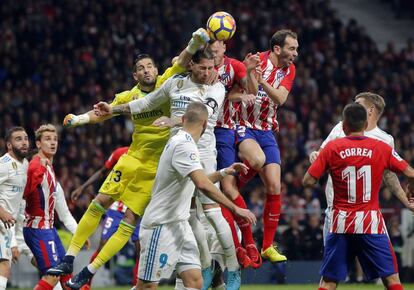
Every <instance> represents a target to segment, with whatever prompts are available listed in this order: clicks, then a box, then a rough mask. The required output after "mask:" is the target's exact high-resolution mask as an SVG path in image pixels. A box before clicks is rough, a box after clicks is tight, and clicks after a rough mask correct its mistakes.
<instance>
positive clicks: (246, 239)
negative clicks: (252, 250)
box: [233, 194, 254, 246]
mask: <svg viewBox="0 0 414 290" xmlns="http://www.w3.org/2000/svg"><path fill="white" fill-rule="evenodd" d="M233 203H234V204H235V205H237V206H238V207H241V208H247V205H246V202H245V201H244V198H243V196H241V195H240V194H239V195H238V196H237V197H236V199H234V200H233ZM234 220H235V221H236V223H237V225H238V226H239V228H240V231H241V232H242V237H243V243H244V245H245V246H247V245H251V244H253V245H254V240H253V233H252V227H251V226H250V224H249V223H248V222H246V221H245V220H244V219H242V218H240V217H234Z"/></svg>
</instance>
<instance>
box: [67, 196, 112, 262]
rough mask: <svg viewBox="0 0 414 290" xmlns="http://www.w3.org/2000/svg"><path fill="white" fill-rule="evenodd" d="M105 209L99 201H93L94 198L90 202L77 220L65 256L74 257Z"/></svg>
mask: <svg viewBox="0 0 414 290" xmlns="http://www.w3.org/2000/svg"><path fill="white" fill-rule="evenodd" d="M105 211H106V210H105V208H104V207H103V206H101V205H100V204H99V203H97V202H95V201H94V200H93V201H92V202H91V204H90V205H89V207H88V209H87V210H86V212H85V213H84V214H83V216H82V218H81V220H80V221H79V224H78V227H77V229H76V231H75V234H74V235H73V237H72V240H71V241H70V246H69V249H68V251H67V252H66V255H67V256H75V257H76V255H77V254H78V253H79V251H80V249H81V248H82V247H83V245H84V244H85V242H86V240H87V239H88V238H89V237H90V236H91V235H92V234H93V233H94V232H95V230H96V228H97V227H98V226H99V222H100V221H101V218H102V216H103V214H104V213H105Z"/></svg>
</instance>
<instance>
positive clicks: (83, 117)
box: [76, 113, 91, 125]
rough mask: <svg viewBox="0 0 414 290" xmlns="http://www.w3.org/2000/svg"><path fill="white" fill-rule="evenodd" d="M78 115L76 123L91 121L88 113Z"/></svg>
mask: <svg viewBox="0 0 414 290" xmlns="http://www.w3.org/2000/svg"><path fill="white" fill-rule="evenodd" d="M76 117H77V118H78V122H76V123H77V124H79V125H82V124H86V123H89V121H90V119H91V118H90V117H89V115H88V113H85V114H82V115H79V116H76Z"/></svg>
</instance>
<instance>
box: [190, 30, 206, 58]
mask: <svg viewBox="0 0 414 290" xmlns="http://www.w3.org/2000/svg"><path fill="white" fill-rule="evenodd" d="M209 40H210V37H209V36H208V33H207V31H206V30H205V29H204V28H199V29H197V30H196V31H195V32H193V37H192V38H191V40H190V42H188V45H187V48H186V50H187V51H188V52H189V53H190V54H195V53H196V51H197V50H199V49H200V47H202V46H203V45H205V44H206V43H207V42H208V41H209Z"/></svg>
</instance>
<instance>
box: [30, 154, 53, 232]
mask: <svg viewBox="0 0 414 290" xmlns="http://www.w3.org/2000/svg"><path fill="white" fill-rule="evenodd" d="M56 190H57V183H56V176H55V172H54V171H53V166H52V165H47V166H46V167H45V166H43V165H42V164H41V163H40V157H39V156H35V157H33V159H32V160H31V161H30V163H29V169H28V171H27V183H26V187H25V189H24V196H23V197H24V199H25V200H26V222H25V227H29V228H36V229H50V228H53V222H54V212H55V198H56Z"/></svg>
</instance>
